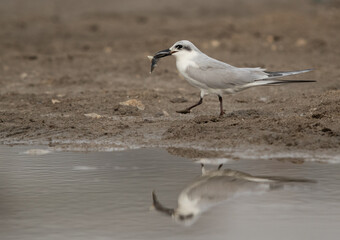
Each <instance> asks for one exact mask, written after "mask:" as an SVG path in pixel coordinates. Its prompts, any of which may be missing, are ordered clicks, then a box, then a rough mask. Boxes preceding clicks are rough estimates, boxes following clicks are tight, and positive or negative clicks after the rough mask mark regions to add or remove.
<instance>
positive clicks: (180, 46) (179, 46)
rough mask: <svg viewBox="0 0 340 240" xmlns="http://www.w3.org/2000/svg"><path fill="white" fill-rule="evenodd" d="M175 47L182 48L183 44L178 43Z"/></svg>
mask: <svg viewBox="0 0 340 240" xmlns="http://www.w3.org/2000/svg"><path fill="white" fill-rule="evenodd" d="M175 48H177V49H182V48H183V45H180V44H179V45H176V46H175Z"/></svg>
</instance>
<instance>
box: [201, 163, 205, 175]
mask: <svg viewBox="0 0 340 240" xmlns="http://www.w3.org/2000/svg"><path fill="white" fill-rule="evenodd" d="M201 170H202V175H204V174H205V168H204V164H203V163H201Z"/></svg>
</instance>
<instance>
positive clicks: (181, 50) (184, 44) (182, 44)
mask: <svg viewBox="0 0 340 240" xmlns="http://www.w3.org/2000/svg"><path fill="white" fill-rule="evenodd" d="M198 52H200V50H199V49H198V48H197V47H196V46H195V45H194V44H193V43H192V42H190V41H188V40H181V41H178V42H176V43H175V44H174V45H172V47H170V48H169V49H165V50H161V51H159V52H157V53H156V54H155V56H154V57H155V58H162V57H166V56H170V55H173V56H175V57H176V58H178V57H189V56H192V55H195V54H197V53H198Z"/></svg>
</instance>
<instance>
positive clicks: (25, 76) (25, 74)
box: [20, 72, 28, 79]
mask: <svg viewBox="0 0 340 240" xmlns="http://www.w3.org/2000/svg"><path fill="white" fill-rule="evenodd" d="M27 76H28V74H27V73H25V72H24V73H21V74H20V78H21V79H25V78H27Z"/></svg>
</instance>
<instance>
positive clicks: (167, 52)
mask: <svg viewBox="0 0 340 240" xmlns="http://www.w3.org/2000/svg"><path fill="white" fill-rule="evenodd" d="M175 52H176V51H171V50H170V49H164V50H161V51H159V52H157V53H156V54H155V56H153V57H154V58H162V57H166V56H170V55H171V54H173V53H175Z"/></svg>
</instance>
